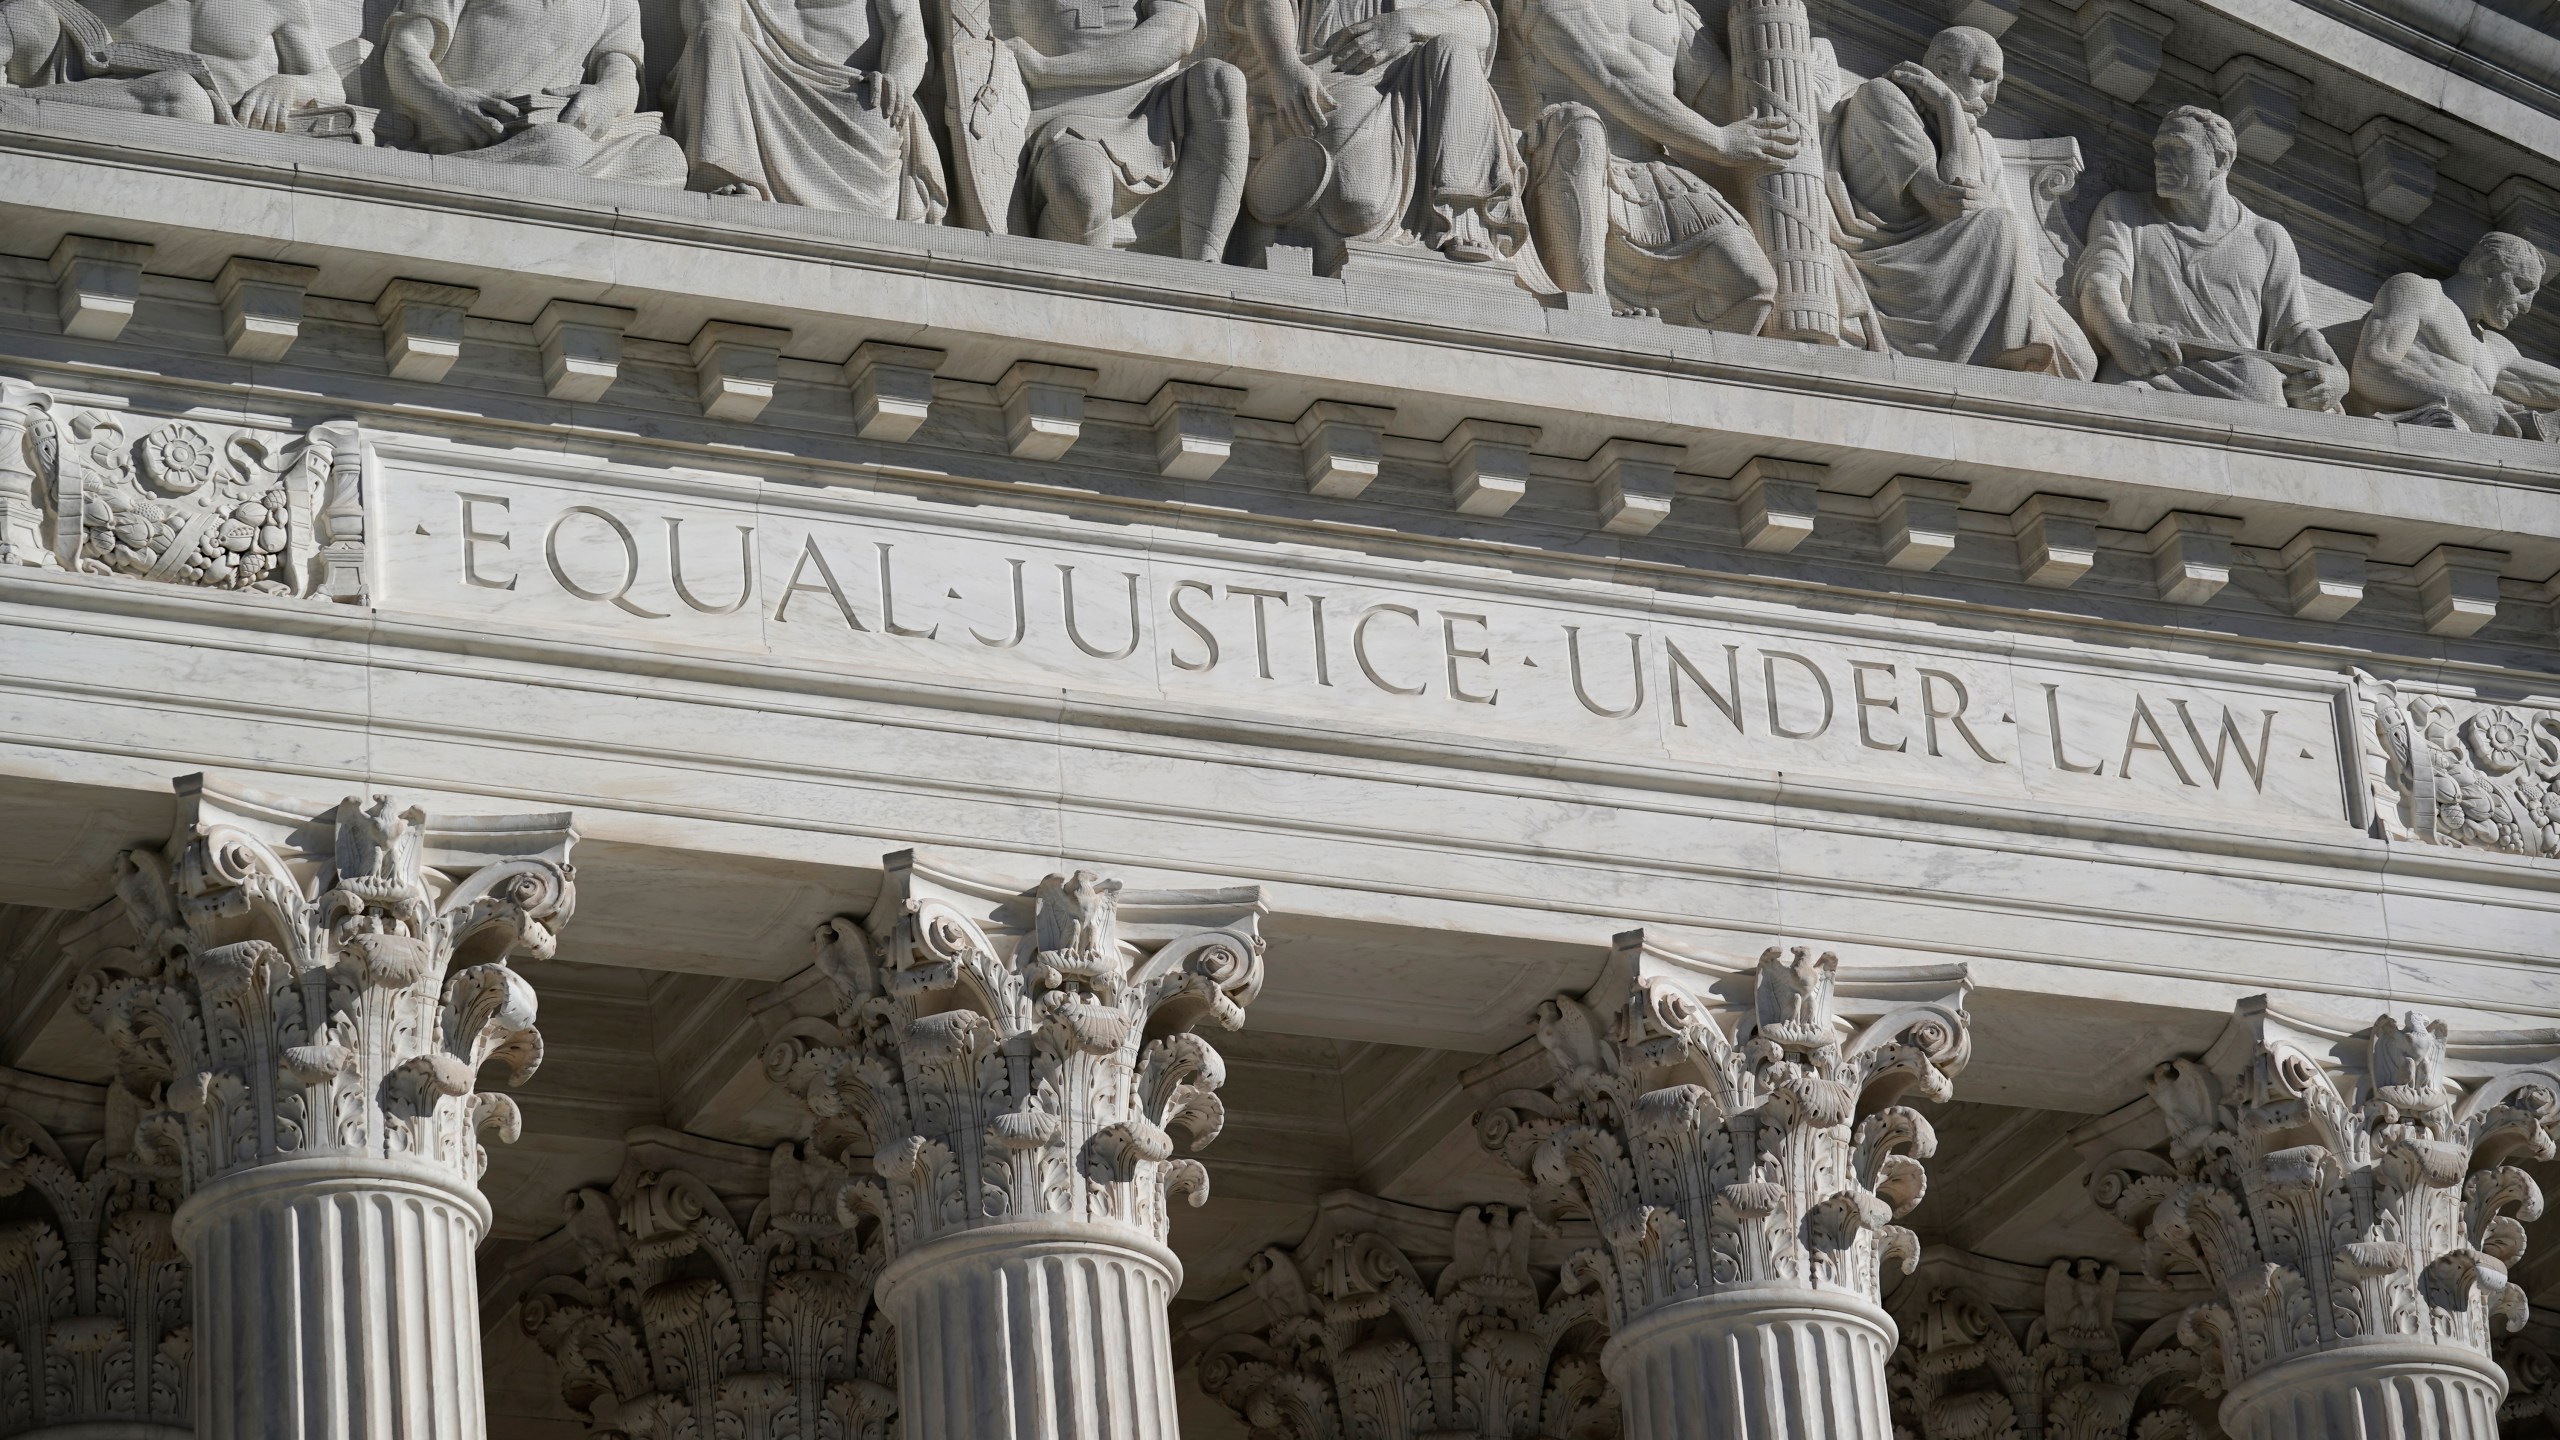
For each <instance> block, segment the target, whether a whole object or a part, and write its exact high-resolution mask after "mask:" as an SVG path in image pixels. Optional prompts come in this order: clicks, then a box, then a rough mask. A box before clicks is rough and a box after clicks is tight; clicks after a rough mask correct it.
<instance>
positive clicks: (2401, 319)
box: [2353, 231, 2560, 440]
mask: <svg viewBox="0 0 2560 1440" xmlns="http://www.w3.org/2000/svg"><path fill="white" fill-rule="evenodd" d="M2542 270H2543V266H2542V252H2541V251H2539V250H2537V249H2535V248H2534V247H2533V245H2532V244H2531V243H2529V242H2527V241H2525V240H2522V239H2519V238H2518V237H2516V236H2513V235H2507V234H2502V233H2499V232H2495V231H2492V232H2491V233H2489V234H2487V235H2484V236H2482V237H2481V239H2480V243H2479V244H2477V245H2474V246H2472V247H2471V253H2470V254H2468V255H2466V256H2464V257H2463V259H2462V268H2461V270H2459V271H2458V272H2456V273H2455V275H2454V276H2453V278H2451V279H2449V280H2441V281H2438V280H2430V279H2428V278H2426V277H2425V276H2423V275H2406V274H2404V275H2394V276H2392V277H2391V278H2390V279H2388V280H2386V281H2384V282H2383V283H2382V293H2381V294H2379V295H2377V296H2375V297H2374V301H2373V311H2372V313H2371V314H2369V315H2367V316H2365V321H2364V333H2363V335H2362V337H2361V338H2360V339H2359V340H2358V341H2357V342H2356V359H2355V371H2354V377H2353V378H2354V383H2355V399H2356V402H2357V406H2356V408H2357V409H2359V410H2364V411H2367V412H2369V413H2371V414H2376V415H2380V416H2382V417H2384V418H2385V419H2390V420H2399V421H2403V422H2405V423H2409V424H2418V425H2438V426H2443V427H2445V428H2448V429H2462V430H2470V431H2474V432H2476V433H2478V434H2482V435H2509V436H2518V437H2522V438H2526V439H2540V440H2554V439H2560V425H2555V424H2554V423H2553V417H2552V412H2554V411H2555V410H2560V367H2554V366H2550V365H2545V364H2542V363H2540V362H2539V361H2534V360H2527V359H2525V358H2524V356H2523V355H2521V354H2519V353H2518V352H2517V350H2516V344H2515V342H2514V341H2512V340H2510V339H2508V338H2507V337H2506V333H2505V332H2506V329H2507V327H2508V326H2510V325H2512V324H2514V323H2515V322H2516V320H2517V319H2518V318H2519V317H2520V316H2522V315H2523V314H2524V313H2525V312H2526V311H2528V310H2530V309H2532V308H2533V297H2534V292H2535V291H2537V290H2539V289H2540V288H2541V286H2542Z"/></svg>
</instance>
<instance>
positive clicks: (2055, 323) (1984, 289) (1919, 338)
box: [1827, 25, 2098, 380]
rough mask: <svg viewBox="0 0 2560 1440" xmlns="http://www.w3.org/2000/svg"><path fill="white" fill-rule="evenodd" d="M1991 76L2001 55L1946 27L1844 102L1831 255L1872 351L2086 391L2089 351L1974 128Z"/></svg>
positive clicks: (1987, 140)
mask: <svg viewBox="0 0 2560 1440" xmlns="http://www.w3.org/2000/svg"><path fill="white" fill-rule="evenodd" d="M2003 72H2004V60H2003V57H2002V55H2001V53H2000V42H1999V41H1997V40H1994V39H1993V38H1992V37H1991V36H1990V35H1989V34H1987V33H1985V32H1984V31H1981V30H1977V29H1974V28H1973V27H1972V26H1969V25H1958V26H1954V27H1952V28H1950V29H1946V30H1941V31H1939V32H1938V34H1937V36H1936V38H1934V39H1932V40H1931V41H1930V42H1929V49H1928V52H1927V54H1926V55H1925V56H1923V57H1922V59H1921V60H1920V62H1919V63H1918V64H1916V65H1915V64H1912V63H1909V62H1907V61H1906V62H1905V63H1903V64H1900V65H1897V66H1895V67H1894V68H1893V70H1892V72H1891V73H1890V74H1888V75H1886V76H1884V77H1883V78H1881V79H1876V80H1870V81H1868V82H1866V83H1865V84H1863V85H1861V86H1859V87H1858V88H1857V89H1855V90H1852V91H1850V92H1849V96H1848V98H1847V99H1846V100H1844V101H1842V102H1841V105H1840V109H1839V112H1838V119H1837V122H1836V130H1835V133H1834V135H1833V137H1832V143H1831V144H1830V146H1828V147H1827V154H1828V157H1829V159H1830V160H1831V163H1832V200H1833V205H1834V208H1835V209H1836V210H1837V211H1838V212H1839V217H1840V229H1841V247H1842V249H1843V250H1845V251H1846V252H1847V254H1848V256H1849V259H1850V263H1851V264H1852V265H1854V266H1855V267H1856V268H1857V273H1858V277H1859V279H1860V280H1861V281H1862V282H1863V283H1864V285H1865V288H1866V292H1867V300H1868V304H1869V305H1870V307H1871V308H1872V309H1873V310H1874V312H1875V317H1876V318H1875V323H1876V324H1878V325H1880V326H1881V328H1882V331H1883V334H1882V336H1881V337H1880V338H1881V339H1882V341H1883V348H1886V349H1891V350H1893V351H1896V352H1898V353H1901V354H1905V355H1917V356H1921V357H1923V358H1926V359H1931V360H1947V361H1952V362H1954V363H1956V364H1960V365H1991V366H1996V367H1998V368H2001V369H2004V370H2029V371H2035V372H2038V373H2041V374H2046V375H2063V376H2068V377H2070V378H2071V379H2074V380H2086V379H2089V378H2091V377H2092V376H2094V375H2096V374H2097V370H2098V361H2097V355H2096V352H2095V351H2093V350H2092V349H2091V348H2090V346H2089V339H2088V337H2087V336H2086V335H2084V334H2082V333H2081V331H2080V327H2079V325H2078V324H2077V323H2076V322H2074V321H2073V320H2072V318H2071V316H2070V315H2069V313H2068V312H2066V311H2065V310H2064V309H2063V308H2062V302H2061V300H2060V298H2059V297H2057V296H2056V295H2055V294H2054V293H2053V291H2052V289H2051V288H2050V286H2049V285H2048V284H2047V282H2046V281H2045V278H2044V275H2043V273H2042V271H2040V270H2039V269H2038V268H2037V265H2036V257H2035V252H2034V250H2033V249H2031V248H2030V242H2031V240H2032V238H2033V237H2032V234H2031V232H2030V230H2029V228H2028V226H2027V224H2026V222H2025V221H2024V219H2023V218H2021V217H2020V216H2019V215H2018V213H2017V212H2016V211H2014V210H2012V209H2010V208H2009V205H2008V202H2007V200H2006V199H2005V198H2004V196H2005V191H2004V190H2003V186H2002V176H2001V168H2002V161H2001V157H2000V147H1999V144H1998V143H1997V142H1996V141H1995V140H1994V139H1993V138H1992V136H1991V134H1990V132H1989V131H1986V130H1984V129H1983V128H1982V123H1981V122H1982V117H1983V115H1984V114H1985V113H1987V112H1988V111H1989V110H1990V109H1991V107H1992V106H1993V105H1994V104H1996V103H1998V100H1999V95H2000V81H2001V78H2002V75H2003Z"/></svg>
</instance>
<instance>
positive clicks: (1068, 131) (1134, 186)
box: [943, 0, 1247, 261]
mask: <svg viewBox="0 0 2560 1440" xmlns="http://www.w3.org/2000/svg"><path fill="white" fill-rule="evenodd" d="M943 12H944V36H943V64H944V67H945V76H946V89H947V90H948V92H949V96H950V105H951V135H952V144H953V147H954V149H955V151H956V154H955V155H954V157H953V159H954V161H955V163H956V164H957V166H958V168H959V172H960V173H959V177H958V180H959V187H958V188H959V191H960V196H961V199H962V200H963V202H964V203H963V205H962V213H963V217H964V218H965V219H966V220H967V221H969V222H971V223H974V224H977V225H980V226H982V227H984V228H986V229H988V230H992V231H995V232H997V233H999V234H1002V233H1005V232H1008V231H1011V232H1013V233H1017V234H1018V233H1022V232H1024V231H1026V230H1031V231H1036V232H1037V233H1038V234H1040V235H1041V236H1043V237H1046V238H1048V239H1051V240H1065V241H1068V242H1070V243H1073V244H1079V245H1094V246H1106V247H1120V248H1126V249H1136V250H1143V251H1147V252H1149V253H1152V254H1170V255H1179V256H1182V257H1184V258H1186V259H1191V260H1212V261H1214V260H1217V259H1218V258H1220V256H1221V255H1222V254H1223V253H1224V252H1225V250H1226V248H1227V237H1228V235H1229V233H1230V232H1232V231H1233V230H1234V228H1235V223H1236V213H1237V209H1238V206H1239V204H1240V202H1241V199H1242V197H1243V193H1244V173H1245V160H1246V154H1247V150H1246V143H1247V136H1246V121H1245V91H1244V75H1243V73H1242V72H1241V71H1239V70H1237V69H1236V67H1235V66H1233V65H1230V64H1228V63H1226V62H1225V61H1223V60H1214V59H1196V58H1193V57H1194V54H1195V52H1196V51H1198V49H1199V48H1200V45H1201V42H1202V41H1203V39H1205V38H1206V35H1207V27H1208V22H1207V17H1206V16H1205V15H1204V14H1203V13H1202V11H1201V8H1200V0H945V3H944V5H943Z"/></svg>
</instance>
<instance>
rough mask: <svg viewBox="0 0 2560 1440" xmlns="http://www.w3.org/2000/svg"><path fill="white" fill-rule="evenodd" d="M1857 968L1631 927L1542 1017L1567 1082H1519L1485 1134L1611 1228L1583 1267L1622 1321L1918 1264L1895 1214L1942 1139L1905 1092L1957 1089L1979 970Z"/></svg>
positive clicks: (1933, 1095) (1875, 1285) (1564, 1211)
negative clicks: (1682, 947) (1753, 959)
mask: <svg viewBox="0 0 2560 1440" xmlns="http://www.w3.org/2000/svg"><path fill="white" fill-rule="evenodd" d="M1839 965H1840V962H1839V958H1838V957H1837V956H1835V955H1832V954H1829V953H1827V952H1826V953H1822V954H1815V953H1813V952H1812V951H1809V950H1806V949H1802V948H1797V949H1793V950H1781V949H1776V948H1772V949H1771V950H1769V951H1768V952H1767V953H1765V954H1764V955H1762V956H1761V957H1760V963H1759V965H1758V967H1757V968H1756V969H1755V970H1747V971H1741V970H1728V969H1722V968H1719V967H1716V966H1714V965H1712V964H1709V963H1706V962H1701V961H1696V960H1690V959H1686V958H1684V957H1680V956H1676V955H1672V954H1669V953H1668V952H1665V951H1661V950H1658V949H1655V948H1653V947H1651V946H1649V945H1647V944H1646V943H1645V940H1644V935H1643V932H1642V931H1633V932H1630V933H1628V934H1625V935H1621V936H1619V937H1618V944H1617V948H1616V950H1615V952H1614V954H1613V956H1612V967H1611V976H1610V978H1607V979H1604V980H1603V981H1602V983H1601V984H1600V985H1598V986H1595V987H1594V988H1593V990H1592V991H1591V992H1590V993H1589V994H1587V995H1586V996H1584V997H1583V998H1582V999H1579V1000H1577V999H1574V998H1571V997H1568V996H1558V997H1557V998H1555V999H1553V1000H1550V1001H1548V1002H1547V1003H1546V1004H1545V1005H1544V1006H1542V1007H1541V1008H1540V1011H1539V1017H1538V1039H1539V1041H1540V1042H1541V1044H1542V1045H1543V1047H1544V1049H1545V1051H1546V1055H1547V1059H1548V1063H1549V1065H1550V1066H1551V1068H1552V1072H1553V1078H1552V1079H1551V1080H1550V1081H1549V1082H1548V1083H1547V1084H1546V1085H1544V1086H1543V1087H1541V1088H1537V1089H1528V1090H1513V1091H1509V1092H1506V1093H1504V1094H1502V1095H1500V1096H1499V1097H1498V1098H1497V1099H1496V1101H1495V1103H1494V1104H1493V1105H1491V1106H1490V1107H1488V1108H1487V1109H1486V1110H1484V1111H1483V1112H1482V1113H1481V1114H1479V1115H1478V1117H1477V1131H1478V1136H1479V1138H1480V1139H1481V1140H1482V1141H1483V1142H1484V1144H1485V1146H1486V1147H1487V1148H1488V1149H1491V1150H1492V1151H1494V1152H1495V1153H1497V1154H1499V1155H1501V1156H1502V1157H1503V1158H1505V1159H1506V1160H1508V1161H1510V1162H1511V1164H1512V1165H1513V1166H1514V1167H1515V1168H1517V1169H1518V1170H1519V1171H1520V1173H1521V1174H1522V1175H1523V1176H1525V1177H1527V1179H1528V1180H1529V1182H1530V1186H1531V1194H1532V1196H1533V1203H1534V1205H1535V1208H1536V1211H1537V1213H1538V1215H1539V1217H1540V1218H1541V1219H1543V1220H1548V1221H1556V1220H1563V1219H1567V1218H1587V1219H1589V1220H1591V1221H1592V1222H1593V1223H1595V1224H1596V1225H1597V1226H1598V1227H1599V1231H1600V1236H1601V1239H1602V1241H1603V1242H1604V1246H1603V1249H1602V1250H1599V1251H1593V1252H1589V1253H1588V1254H1587V1256H1586V1257H1585V1258H1584V1260H1583V1262H1582V1268H1583V1270H1584V1271H1585V1272H1586V1274H1587V1277H1588V1278H1589V1279H1590V1280H1591V1281H1593V1282H1596V1283H1598V1284H1599V1285H1600V1286H1601V1287H1602V1289H1603V1291H1604V1292H1605V1294H1606V1295H1607V1297H1608V1303H1609V1309H1610V1317H1611V1323H1612V1326H1613V1327H1624V1326H1625V1325H1627V1324H1628V1323H1630V1322H1632V1321H1634V1320H1635V1319H1637V1318H1639V1317H1641V1316H1644V1315H1646V1314H1647V1313H1649V1312H1652V1311H1654V1310H1656V1309H1658V1308H1659V1307H1661V1306H1664V1305H1667V1304H1670V1303H1672V1302H1674V1301H1678V1300H1683V1299H1688V1298H1691V1297H1696V1296H1702V1295H1712V1294H1715V1293H1717V1292H1720V1291H1725V1290H1730V1289H1735V1288H1739V1287H1751V1286H1773V1285H1774V1286H1784V1287H1791V1288H1794V1289H1799V1290H1814V1291H1831V1292H1836V1293H1845V1294H1848V1295H1852V1296H1855V1297H1857V1298H1858V1299H1860V1300H1863V1301H1864V1302H1866V1303H1867V1304H1868V1305H1870V1306H1872V1305H1874V1304H1875V1303H1876V1302H1877V1300H1878V1298H1879V1288H1880V1280H1881V1266H1882V1264H1883V1263H1884V1262H1885V1261H1886V1260H1888V1259H1898V1260H1900V1261H1901V1262H1902V1263H1903V1265H1904V1267H1905V1268H1906V1269H1907V1268H1908V1267H1909V1265H1910V1264H1911V1263H1912V1262H1913V1261H1914V1260H1916V1258H1917V1257H1918V1253H1919V1247H1918V1244H1917V1243H1916V1242H1915V1241H1914V1239H1913V1238H1912V1236H1911V1233H1910V1232H1909V1231H1908V1230H1905V1229H1903V1228H1902V1227H1901V1226H1899V1225H1897V1224H1895V1223H1893V1222H1894V1221H1896V1220H1898V1219H1899V1218H1901V1216H1903V1215H1904V1214H1905V1213H1907V1212H1908V1211H1909V1210H1910V1209H1911V1207H1912V1206H1914V1205H1916V1204H1918V1203H1919V1202H1920V1197H1921V1195H1922V1194H1923V1193H1924V1191H1925V1190H1926V1188H1927V1177H1926V1174H1925V1173H1924V1171H1923V1169H1922V1162H1923V1161H1925V1160H1926V1159H1928V1158H1929V1156H1930V1155H1931V1154H1932V1153H1933V1152H1934V1151H1935V1149H1936V1146H1937V1137H1936V1135H1935V1133H1934V1132H1933V1131H1932V1130H1931V1129H1930V1127H1929V1122H1928V1121H1927V1120H1925V1119H1923V1118H1922V1117H1921V1115H1920V1113H1919V1112H1918V1111H1916V1110H1913V1109H1911V1108H1909V1107H1908V1106H1906V1105H1902V1104H1897V1103H1894V1102H1895V1101H1897V1100H1898V1099H1900V1098H1903V1097H1906V1096H1911V1097H1917V1098H1921V1099H1927V1100H1944V1099H1946V1098H1948V1097H1949V1096H1950V1095H1951V1094H1952V1093H1953V1090H1954V1087H1953V1085H1952V1083H1951V1077H1952V1076H1953V1075H1954V1074H1955V1073H1956V1072H1957V1071H1959V1070H1961V1069H1962V1068H1963V1067H1964V1063H1965V1061H1966V1059H1967V1057H1968V1055H1969V1053H1970V1043H1971V1039H1970V1035H1971V1032H1970V1021H1969V1019H1968V1017H1967V1016H1966V1014H1965V1009H1964V1000H1965V994H1966V990H1967V988H1968V982H1967V981H1966V979H1965V973H1964V970H1963V968H1962V967H1960V966H1958V967H1945V968H1933V969H1926V970H1877V971H1869V972H1853V973H1852V974H1851V975H1850V976H1848V977H1846V978H1844V977H1843V976H1842V975H1841V973H1840V969H1839ZM1719 996H1738V997H1740V998H1739V1000H1738V1001H1728V1000H1724V999H1720V998H1718V997H1719ZM1861 1117H1863V1118H1861Z"/></svg>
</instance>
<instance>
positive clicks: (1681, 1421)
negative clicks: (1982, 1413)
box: [1600, 1286, 1895, 1440]
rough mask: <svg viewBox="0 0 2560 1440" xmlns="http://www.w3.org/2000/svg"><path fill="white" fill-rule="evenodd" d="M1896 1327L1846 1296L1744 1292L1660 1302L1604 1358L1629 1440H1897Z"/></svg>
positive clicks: (1776, 1289)
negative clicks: (1891, 1367)
mask: <svg viewBox="0 0 2560 1440" xmlns="http://www.w3.org/2000/svg"><path fill="white" fill-rule="evenodd" d="M1894 1339H1895V1336H1894V1325H1893V1321H1892V1320H1891V1319H1890V1318H1888V1317H1887V1316H1886V1315H1885V1313H1884V1312H1883V1311H1882V1310H1880V1309H1877V1308H1875V1307H1874V1306H1871V1305H1867V1304H1864V1303H1862V1302H1860V1301H1858V1300H1856V1299H1854V1298H1852V1297H1849V1296H1845V1295H1837V1294H1826V1293H1823V1292H1819V1291H1812V1290H1804V1289H1798V1288H1796V1287H1792V1286H1766V1287H1763V1286H1744V1287H1737V1289H1735V1290H1733V1291H1728V1292H1723V1293H1718V1294H1712V1295H1706V1296H1702V1297H1700V1298H1698V1299H1695V1300H1687V1301H1681V1302H1678V1303H1675V1304H1672V1305H1668V1306H1665V1307H1663V1308H1662V1309H1659V1310H1656V1311H1654V1312H1653V1313H1651V1314H1649V1315H1647V1316H1645V1317H1644V1319H1642V1320H1640V1321H1638V1322H1637V1323H1636V1324H1634V1325H1632V1326H1629V1327H1628V1328H1627V1329H1626V1330H1625V1331H1624V1332H1622V1333H1621V1334H1619V1335H1618V1336H1616V1337H1615V1338H1614V1339H1612V1340H1611V1341H1610V1343H1609V1346H1608V1348H1607V1349H1606V1350H1604V1351H1603V1352H1601V1361H1600V1363H1601V1367H1602V1368H1603V1369H1604V1370H1606V1371H1607V1372H1608V1375H1609V1381H1610V1383H1611V1384H1612V1385H1614V1386H1616V1387H1617V1391H1618V1396H1619V1403H1620V1405H1621V1406H1623V1407H1624V1413H1625V1416H1626V1440H1893V1423H1892V1420H1891V1418H1890V1417H1889V1416H1888V1415H1887V1414H1886V1396H1887V1393H1888V1392H1887V1389H1886V1385H1885V1372H1884V1367H1885V1358H1886V1357H1887V1356H1889V1355H1891V1354H1892V1353H1893V1346H1894Z"/></svg>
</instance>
